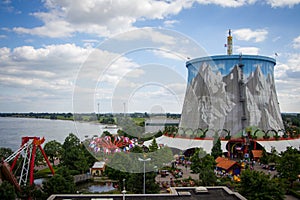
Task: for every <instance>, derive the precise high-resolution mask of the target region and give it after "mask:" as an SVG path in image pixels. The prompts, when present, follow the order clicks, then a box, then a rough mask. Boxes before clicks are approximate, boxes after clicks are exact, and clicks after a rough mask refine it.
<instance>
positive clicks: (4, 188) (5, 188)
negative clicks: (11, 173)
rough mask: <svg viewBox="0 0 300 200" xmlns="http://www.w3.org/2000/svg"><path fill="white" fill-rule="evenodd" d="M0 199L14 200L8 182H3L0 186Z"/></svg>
mask: <svg viewBox="0 0 300 200" xmlns="http://www.w3.org/2000/svg"><path fill="white" fill-rule="evenodd" d="M0 197H1V199H3V200H11V199H15V198H16V192H15V188H14V186H13V185H11V184H10V183H9V182H8V181H3V182H2V183H1V185H0Z"/></svg>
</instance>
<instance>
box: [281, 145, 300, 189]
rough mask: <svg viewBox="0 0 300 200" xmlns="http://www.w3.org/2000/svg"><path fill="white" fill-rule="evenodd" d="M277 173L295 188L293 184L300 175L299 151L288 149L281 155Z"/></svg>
mask: <svg viewBox="0 0 300 200" xmlns="http://www.w3.org/2000/svg"><path fill="white" fill-rule="evenodd" d="M277 171H278V172H279V174H280V177H281V178H286V179H287V180H288V181H289V182H290V187H293V182H294V181H295V180H296V179H297V178H298V175H299V174H300V154H299V151H298V150H297V149H294V148H292V147H287V150H286V151H284V152H282V153H281V158H280V160H279V164H278V166H277Z"/></svg>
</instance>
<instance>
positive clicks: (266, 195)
mask: <svg viewBox="0 0 300 200" xmlns="http://www.w3.org/2000/svg"><path fill="white" fill-rule="evenodd" d="M238 191H239V193H241V194H242V195H243V196H245V197H246V198H247V199H249V200H252V199H255V200H256V199H258V200H259V199H261V200H265V199H266V200H268V199H269V200H272V199H277V200H281V199H284V190H283V187H282V186H281V185H280V182H278V181H277V180H276V179H270V176H269V175H266V174H265V173H263V172H259V171H255V170H245V171H243V173H242V175H241V185H240V188H239V190H238Z"/></svg>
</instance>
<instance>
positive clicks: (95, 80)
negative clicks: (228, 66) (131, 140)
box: [0, 0, 300, 113]
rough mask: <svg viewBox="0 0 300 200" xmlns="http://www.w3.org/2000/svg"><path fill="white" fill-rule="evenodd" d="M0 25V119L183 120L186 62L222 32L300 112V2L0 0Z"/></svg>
mask: <svg viewBox="0 0 300 200" xmlns="http://www.w3.org/2000/svg"><path fill="white" fill-rule="evenodd" d="M0 19H1V20H0V90H1V94H0V112H101V113H106V112H164V113H168V112H171V113H181V110H182V104H183V100H184V95H185V90H186V84H187V69H186V67H185V63H186V61H187V60H188V59H193V58H197V57H201V56H210V55H222V54H226V48H225V47H224V44H225V43H226V37H227V34H228V29H231V30H232V36H233V54H251V55H263V56H269V57H272V58H275V59H276V62H277V64H276V66H275V70H274V77H275V83H276V90H277V95H278V100H279V105H280V109H281V112H293V113H294V112H300V106H299V105H300V81H299V80H300V20H299V19H300V0H260V1H258V0H130V1H129V0H127V1H126V0H85V1H82V0H43V1H37V0H32V1H25V0H2V1H1V2H0ZM275 54H276V56H275Z"/></svg>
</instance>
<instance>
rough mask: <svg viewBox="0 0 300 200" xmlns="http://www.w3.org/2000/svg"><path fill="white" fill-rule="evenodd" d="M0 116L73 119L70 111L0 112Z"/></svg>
mask: <svg viewBox="0 0 300 200" xmlns="http://www.w3.org/2000/svg"><path fill="white" fill-rule="evenodd" d="M0 117H19V118H39V119H65V120H73V114H72V113H70V112H69V113H47V112H45V113H33V112H30V113H0Z"/></svg>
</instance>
